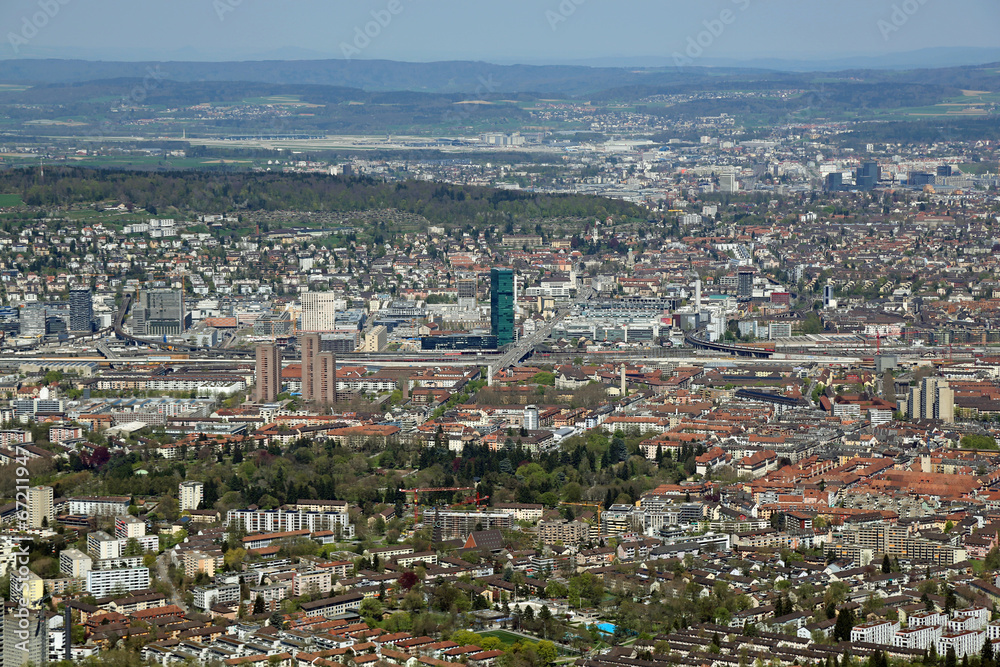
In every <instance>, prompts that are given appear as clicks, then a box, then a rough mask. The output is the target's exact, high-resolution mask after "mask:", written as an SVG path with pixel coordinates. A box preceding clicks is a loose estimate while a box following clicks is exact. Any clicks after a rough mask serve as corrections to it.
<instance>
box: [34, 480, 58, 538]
mask: <svg viewBox="0 0 1000 667" xmlns="http://www.w3.org/2000/svg"><path fill="white" fill-rule="evenodd" d="M54 498H55V494H54V493H53V491H52V487H51V486H33V487H31V488H30V489H28V527H29V528H43V527H46V528H47V527H50V526H54V525H55V524H54V521H55V518H56V517H55V511H54V505H53V501H54Z"/></svg>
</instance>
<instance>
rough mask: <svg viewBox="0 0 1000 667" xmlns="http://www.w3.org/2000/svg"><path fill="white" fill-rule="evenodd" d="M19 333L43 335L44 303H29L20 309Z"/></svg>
mask: <svg viewBox="0 0 1000 667" xmlns="http://www.w3.org/2000/svg"><path fill="white" fill-rule="evenodd" d="M20 320H21V335H22V336H44V335H45V304H43V303H29V304H27V305H26V306H25V307H24V308H22V309H21V315H20Z"/></svg>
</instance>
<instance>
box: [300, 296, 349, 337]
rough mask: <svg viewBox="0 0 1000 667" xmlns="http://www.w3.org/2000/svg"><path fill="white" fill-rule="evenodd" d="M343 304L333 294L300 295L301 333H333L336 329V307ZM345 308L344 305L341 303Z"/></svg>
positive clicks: (341, 300)
mask: <svg viewBox="0 0 1000 667" xmlns="http://www.w3.org/2000/svg"><path fill="white" fill-rule="evenodd" d="M340 303H343V299H338V298H337V295H336V294H335V293H333V292H306V293H305V294H303V295H302V331H333V330H335V329H336V328H337V306H338V305H340ZM343 305H344V306H346V303H343Z"/></svg>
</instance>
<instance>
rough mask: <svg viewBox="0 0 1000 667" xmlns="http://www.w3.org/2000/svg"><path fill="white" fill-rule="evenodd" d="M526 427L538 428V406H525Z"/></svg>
mask: <svg viewBox="0 0 1000 667" xmlns="http://www.w3.org/2000/svg"><path fill="white" fill-rule="evenodd" d="M523 425H524V428H526V429H527V430H529V431H537V430H538V406H537V405H528V406H526V407H525V408H524V422H523Z"/></svg>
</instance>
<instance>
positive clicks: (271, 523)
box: [226, 510, 354, 537]
mask: <svg viewBox="0 0 1000 667" xmlns="http://www.w3.org/2000/svg"><path fill="white" fill-rule="evenodd" d="M233 522H236V523H237V524H239V525H240V526H242V527H243V530H245V531H246V532H247V533H282V532H290V531H293V530H308V531H309V532H313V533H314V532H316V531H320V530H332V531H334V532H337V531H338V530H339V531H340V532H341V534H342V535H343V536H344V537H353V536H354V526H352V525H351V522H350V517H349V515H347V514H343V513H341V512H302V511H298V510H287V511H286V510H229V512H228V513H227V514H226V526H231V525H233Z"/></svg>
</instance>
